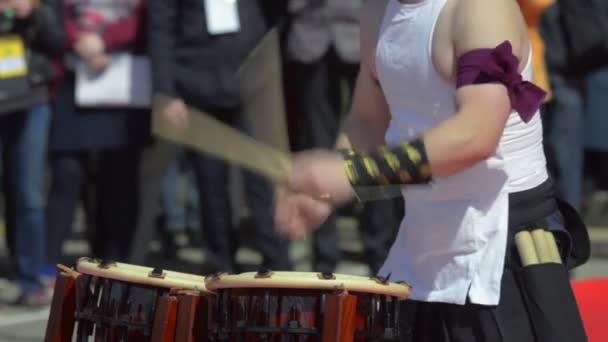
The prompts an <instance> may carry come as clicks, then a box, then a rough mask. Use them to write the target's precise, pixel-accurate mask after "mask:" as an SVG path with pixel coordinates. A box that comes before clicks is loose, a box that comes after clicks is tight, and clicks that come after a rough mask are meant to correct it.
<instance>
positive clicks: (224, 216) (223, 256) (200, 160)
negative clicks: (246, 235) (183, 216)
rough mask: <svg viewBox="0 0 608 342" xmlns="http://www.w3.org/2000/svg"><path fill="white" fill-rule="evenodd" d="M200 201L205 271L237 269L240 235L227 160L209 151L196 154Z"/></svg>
mask: <svg viewBox="0 0 608 342" xmlns="http://www.w3.org/2000/svg"><path fill="white" fill-rule="evenodd" d="M192 164H193V168H194V172H195V174H196V183H197V186H198V193H199V196H200V204H201V227H202V228H201V229H202V230H203V232H202V234H203V236H204V240H203V246H204V250H205V260H206V264H207V265H206V267H205V269H204V270H203V273H205V274H209V273H214V272H230V273H235V272H236V265H235V254H236V249H237V237H236V234H235V230H234V227H233V222H232V214H231V213H232V208H231V204H230V198H229V192H228V183H229V182H228V179H229V172H228V164H226V162H224V161H223V160H220V159H217V158H214V157H210V156H207V155H197V156H196V157H194V158H193V163H192Z"/></svg>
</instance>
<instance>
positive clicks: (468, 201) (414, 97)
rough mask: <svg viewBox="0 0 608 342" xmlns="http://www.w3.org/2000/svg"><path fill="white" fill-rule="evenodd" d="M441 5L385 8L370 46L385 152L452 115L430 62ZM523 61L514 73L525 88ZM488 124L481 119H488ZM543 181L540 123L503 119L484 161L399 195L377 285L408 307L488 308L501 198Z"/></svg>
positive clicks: (500, 242)
mask: <svg viewBox="0 0 608 342" xmlns="http://www.w3.org/2000/svg"><path fill="white" fill-rule="evenodd" d="M445 3H446V0H422V1H421V2H419V3H414V4H402V3H400V2H399V1H398V0H389V1H388V5H387V7H386V12H385V14H384V18H383V21H382V26H381V29H380V35H379V40H378V44H377V46H376V57H375V58H376V70H377V77H378V80H379V82H380V85H381V87H382V89H383V92H384V95H385V98H386V101H387V103H388V105H389V109H390V112H391V121H390V125H389V128H388V130H387V132H386V141H387V143H388V144H389V145H392V144H397V143H401V142H405V141H410V140H413V139H414V138H417V137H419V136H421V135H422V134H423V133H424V132H425V131H427V130H428V129H429V128H431V127H433V126H436V125H437V124H438V123H439V122H440V121H442V120H444V119H447V118H448V117H450V116H452V115H454V114H455V109H456V108H455V99H454V96H455V85H453V84H450V83H448V82H446V81H444V80H443V79H442V78H441V76H440V75H439V74H438V73H437V71H436V70H435V68H434V65H433V62H432V58H431V56H432V37H433V31H434V27H435V24H436V22H437V19H438V17H439V14H440V12H441V9H442V8H443V7H444V5H445ZM530 60H531V57H529V60H528V63H527V65H526V67H525V69H524V70H523V72H522V75H523V78H524V79H525V80H530V79H531V78H532V70H531V68H532V67H531V61H530ZM488 115H491V113H488ZM547 178H548V175H547V171H546V165H545V156H544V152H543V146H542V124H541V120H540V115H539V114H538V113H536V114H535V116H534V118H533V119H532V120H530V121H529V122H528V123H527V124H526V123H524V122H523V121H522V120H521V119H520V117H519V114H517V113H515V112H513V113H511V115H510V117H509V118H508V120H507V124H506V127H505V130H504V133H503V135H502V138H501V140H500V143H499V145H498V148H497V150H496V153H495V154H494V155H493V156H492V157H490V158H489V159H487V160H485V161H483V162H480V163H478V164H477V165H475V166H473V167H471V168H469V169H468V170H466V171H464V172H461V173H459V174H456V175H452V176H449V177H445V178H436V179H435V182H434V184H433V185H431V186H428V185H424V186H423V185H414V186H406V187H404V188H403V195H404V198H405V218H404V219H403V221H402V223H401V227H400V230H399V234H398V235H397V239H396V240H395V242H394V243H393V246H392V247H391V249H390V252H389V255H388V258H387V260H386V262H385V264H384V266H383V267H382V269H381V270H380V275H381V276H384V277H387V276H390V280H391V281H405V282H407V283H409V284H411V285H412V288H413V290H412V294H411V296H410V298H411V299H415V300H422V301H430V302H445V303H454V304H464V303H465V302H466V300H467V295H468V297H469V299H470V301H471V302H472V303H476V304H484V305H496V304H498V301H499V297H500V283H501V277H502V273H503V267H504V258H505V250H506V243H507V231H508V206H509V203H508V200H509V198H508V194H509V193H510V192H517V191H522V190H527V189H530V188H533V187H535V186H538V185H540V184H541V183H543V182H544V181H545V180H546V179H547Z"/></svg>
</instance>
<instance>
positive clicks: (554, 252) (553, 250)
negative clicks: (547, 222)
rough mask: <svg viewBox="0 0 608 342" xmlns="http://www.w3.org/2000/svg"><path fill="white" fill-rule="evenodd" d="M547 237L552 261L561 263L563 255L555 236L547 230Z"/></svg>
mask: <svg viewBox="0 0 608 342" xmlns="http://www.w3.org/2000/svg"><path fill="white" fill-rule="evenodd" d="M545 237H546V240H547V247H548V248H549V256H550V258H551V261H552V262H555V263H558V264H561V263H562V257H561V256H560V254H559V250H558V249H557V243H556V242H555V236H554V235H553V233H551V232H550V231H546V232H545Z"/></svg>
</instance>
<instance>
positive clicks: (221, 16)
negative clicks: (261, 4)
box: [205, 0, 252, 34]
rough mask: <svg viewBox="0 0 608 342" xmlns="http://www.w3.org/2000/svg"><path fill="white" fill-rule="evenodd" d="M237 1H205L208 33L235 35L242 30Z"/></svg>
mask: <svg viewBox="0 0 608 342" xmlns="http://www.w3.org/2000/svg"><path fill="white" fill-rule="evenodd" d="M237 1H238V0H205V17H206V19H207V31H208V32H209V33H210V34H224V33H235V32H238V31H239V30H240V29H241V23H240V21H239V9H238V3H237ZM246 1H252V0H246Z"/></svg>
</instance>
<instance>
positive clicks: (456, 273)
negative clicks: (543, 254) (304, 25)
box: [276, 0, 578, 342]
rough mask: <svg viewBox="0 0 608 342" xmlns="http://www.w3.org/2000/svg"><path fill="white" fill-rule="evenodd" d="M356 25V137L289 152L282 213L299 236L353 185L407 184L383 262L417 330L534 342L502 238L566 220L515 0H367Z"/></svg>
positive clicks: (352, 130) (349, 122) (352, 192)
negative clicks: (406, 287) (402, 284)
mask: <svg viewBox="0 0 608 342" xmlns="http://www.w3.org/2000/svg"><path fill="white" fill-rule="evenodd" d="M361 27H362V30H361V35H362V38H361V39H362V40H361V47H362V58H363V60H362V62H361V65H360V71H359V75H358V79H357V85H356V89H355V94H354V99H353V107H352V109H351V111H350V115H349V116H348V118H347V119H346V122H345V123H344V125H343V127H342V139H340V140H339V144H338V145H339V147H342V148H344V147H347V148H350V147H351V146H352V149H347V150H346V151H345V152H338V151H329V150H317V151H307V152H303V153H300V154H298V155H296V157H295V158H294V159H293V164H292V168H291V169H292V171H291V175H290V179H289V184H288V187H287V188H285V189H282V190H280V191H279V192H278V194H277V207H276V221H277V224H278V226H279V227H280V229H281V231H282V232H283V233H285V234H288V235H289V236H290V237H291V238H294V239H295V238H301V237H302V236H303V235H304V234H306V233H307V231H309V230H314V229H316V228H317V227H318V226H319V225H320V224H322V222H323V221H324V220H325V219H326V218H327V217H328V216H329V215H330V214H331V212H332V211H333V210H334V209H336V208H337V207H340V206H342V205H345V204H346V203H349V202H351V201H352V200H354V199H355V198H357V196H361V195H363V193H362V192H359V191H358V190H359V189H361V188H360V187H361V186H372V187H373V186H379V185H400V186H403V189H404V190H403V195H404V198H405V201H406V209H405V212H406V213H407V216H406V217H405V218H404V219H403V222H402V224H401V227H400V231H399V234H398V236H397V238H396V240H395V242H394V244H393V246H392V248H391V250H390V253H389V256H388V258H387V260H386V262H385V263H384V266H383V267H382V269H381V271H380V275H382V276H385V277H390V280H391V281H399V280H405V281H407V282H409V283H411V285H412V287H413V291H412V293H411V296H410V299H411V300H410V301H407V302H408V304H407V306H406V308H409V309H412V315H411V317H406V324H407V325H409V326H410V327H411V329H412V335H411V336H412V337H411V338H412V341H416V342H420V341H433V342H442V341H518V342H519V341H536V339H535V335H534V334H535V332H534V331H533V330H532V327H531V326H530V324H529V323H528V311H527V310H526V308H525V307H524V305H523V304H522V303H521V300H519V299H518V298H520V297H521V293H520V289H519V288H518V286H517V283H516V281H515V278H514V274H513V273H514V268H513V267H512V265H514V264H515V263H513V262H512V260H517V259H518V257H517V256H516V254H517V253H516V251H515V250H514V249H511V248H508V247H507V246H511V245H510V244H509V245H508V241H512V239H513V235H514V232H515V230H516V229H518V228H521V227H525V226H534V227H541V228H545V229H547V230H552V231H556V230H560V231H563V230H564V227H563V218H562V215H561V214H560V212H559V210H558V209H557V204H556V200H555V198H554V197H553V185H552V183H551V181H550V178H549V176H548V173H547V168H546V161H545V155H544V152H543V144H542V123H541V119H540V116H539V115H538V111H539V106H540V104H541V103H542V101H543V98H544V97H545V92H544V91H543V90H542V89H540V88H538V87H537V86H536V85H534V84H532V83H530V82H529V80H530V79H532V70H531V68H532V67H531V63H530V59H531V51H530V42H529V41H528V38H527V31H526V25H525V23H524V20H523V18H522V15H521V12H520V9H519V7H518V4H517V2H515V1H512V0H495V1H486V0H384V1H368V2H366V5H365V8H364V10H363V11H362V22H361ZM364 151H365V152H364ZM327 198H330V200H329V201H328V200H327ZM564 281H567V279H565V280H564ZM546 286H548V287H550V286H554V284H550V283H547V284H546ZM541 288H542V286H541ZM570 295H571V293H570ZM556 300H559V299H558V298H556ZM409 309H408V310H409ZM541 309H542V308H541ZM404 316H406V315H405V314H404ZM575 317H578V315H577V314H575Z"/></svg>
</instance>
